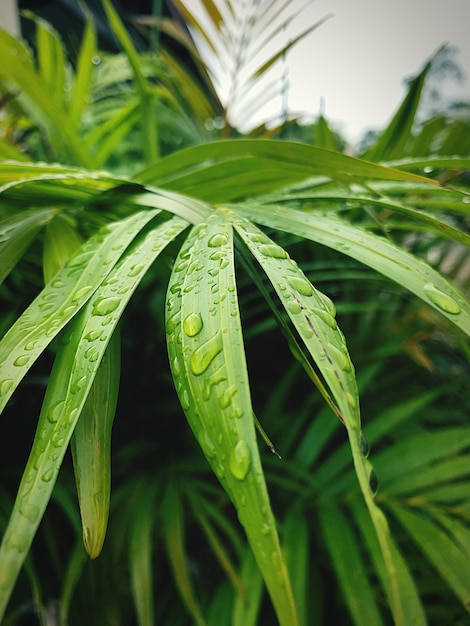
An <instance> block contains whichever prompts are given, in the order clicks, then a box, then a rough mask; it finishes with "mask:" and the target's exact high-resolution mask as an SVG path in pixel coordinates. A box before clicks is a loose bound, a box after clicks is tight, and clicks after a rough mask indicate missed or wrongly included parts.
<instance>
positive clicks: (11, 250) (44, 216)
mask: <svg viewBox="0 0 470 626" xmlns="http://www.w3.org/2000/svg"><path fill="white" fill-rule="evenodd" d="M56 213H57V209H51V208H48V209H41V210H35V209H33V210H28V211H22V212H18V213H13V214H11V215H9V216H8V217H5V218H3V219H2V220H0V283H1V282H3V280H4V279H5V277H6V276H8V274H9V273H10V272H11V270H12V269H13V268H14V267H15V265H16V264H17V263H18V261H19V260H20V259H21V257H22V256H23V254H24V252H25V251H26V250H27V248H28V246H29V245H30V244H31V242H32V241H33V239H34V238H35V236H36V235H37V234H38V232H39V231H40V230H41V228H42V227H43V226H44V225H45V224H47V223H48V222H49V221H50V220H51V219H52V218H53V217H54V216H55V215H56Z"/></svg>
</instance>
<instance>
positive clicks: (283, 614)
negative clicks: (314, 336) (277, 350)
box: [167, 212, 297, 625]
mask: <svg viewBox="0 0 470 626" xmlns="http://www.w3.org/2000/svg"><path fill="white" fill-rule="evenodd" d="M202 269H204V272H202V271H201V270H202ZM167 342H168V351H169V356H170V363H171V367H172V373H173V378H174V381H175V386H176V389H177V392H178V395H179V398H180V402H181V405H182V407H183V409H184V411H185V413H186V417H187V419H188V421H189V424H190V426H191V428H192V430H193V432H194V434H195V436H196V438H197V439H198V441H199V444H200V445H201V447H202V449H203V452H204V454H205V455H206V458H207V459H208V461H209V463H210V465H211V466H212V468H213V469H214V471H215V473H216V475H217V477H218V478H219V480H220V482H221V483H222V485H223V486H224V488H225V489H226V491H227V492H228V494H229V495H230V497H231V498H232V500H233V501H234V504H235V506H236V508H237V511H238V515H239V519H240V521H241V523H242V525H243V526H244V528H245V531H246V533H247V536H248V540H249V543H250V546H251V548H252V550H253V552H254V554H255V557H256V560H257V562H258V565H259V567H260V569H261V571H262V573H263V577H264V579H265V581H266V585H267V587H268V590H269V592H270V595H271V598H272V601H273V603H274V606H275V608H276V611H277V614H278V617H279V620H280V622H281V624H286V625H287V624H289V625H293V624H296V623H297V617H296V611H295V606H294V603H293V598H292V592H291V589H290V584H289V579H288V576H287V571H286V569H285V564H284V559H283V556H282V552H281V550H280V545H279V539H278V536H277V531H276V527H275V523H274V518H273V516H272V512H271V507H270V504H269V499H268V495H267V491H266V486H265V483H264V477H263V470H262V468H261V464H260V459H259V453H258V447H257V443H256V433H255V428H254V423H253V419H252V408H251V401H250V396H249V386H248V380H247V373H246V364H245V358H244V350H243V344H242V339H241V329H240V318H239V312H238V306H237V299H236V291H235V283H234V269H233V250H232V235H231V227H230V224H229V222H228V221H226V217H225V216H224V214H222V213H219V212H214V213H213V214H212V215H211V216H210V217H209V218H208V219H207V220H206V221H205V222H201V223H200V224H199V225H198V226H196V227H194V228H193V230H192V232H191V234H190V235H189V237H188V238H187V240H186V242H185V244H184V246H183V247H182V249H181V251H180V254H179V256H178V258H177V259H176V262H175V266H174V268H173V274H172V277H171V279H170V285H169V291H168V300H167ZM200 398H203V399H204V402H203V403H200V400H199V399H200Z"/></svg>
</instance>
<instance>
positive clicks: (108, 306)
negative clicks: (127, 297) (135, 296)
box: [93, 298, 121, 315]
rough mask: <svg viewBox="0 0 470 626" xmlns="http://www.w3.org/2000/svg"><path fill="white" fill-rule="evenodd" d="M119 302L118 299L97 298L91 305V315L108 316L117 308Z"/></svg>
mask: <svg viewBox="0 0 470 626" xmlns="http://www.w3.org/2000/svg"><path fill="white" fill-rule="evenodd" d="M120 302H121V300H120V299H119V298H98V299H97V300H96V301H95V303H94V304H93V315H109V313H112V312H113V311H115V310H116V309H117V308H118V306H119V304H120Z"/></svg>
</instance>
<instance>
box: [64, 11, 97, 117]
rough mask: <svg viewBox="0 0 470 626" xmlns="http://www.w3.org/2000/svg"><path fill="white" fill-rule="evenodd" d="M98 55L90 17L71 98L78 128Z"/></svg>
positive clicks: (71, 112)
mask: <svg viewBox="0 0 470 626" xmlns="http://www.w3.org/2000/svg"><path fill="white" fill-rule="evenodd" d="M95 55H96V30H95V27H94V25H93V22H92V19H91V17H90V16H87V19H86V21H85V29H84V31H83V37H82V42H81V45H80V50H79V52H78V57H77V70H76V73H75V80H74V82H73V87H72V93H71V97H70V103H69V106H70V118H71V120H72V123H73V124H75V125H76V126H77V127H78V125H79V124H80V121H81V117H82V114H83V112H84V110H85V107H86V105H87V104H88V100H87V99H88V98H89V94H90V91H91V80H92V75H93V68H94V65H93V57H94V56H95Z"/></svg>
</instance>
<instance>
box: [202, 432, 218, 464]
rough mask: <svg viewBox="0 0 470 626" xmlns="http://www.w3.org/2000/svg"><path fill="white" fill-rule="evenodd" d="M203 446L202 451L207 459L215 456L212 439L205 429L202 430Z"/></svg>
mask: <svg viewBox="0 0 470 626" xmlns="http://www.w3.org/2000/svg"><path fill="white" fill-rule="evenodd" d="M203 442H204V443H203V447H204V452H205V454H206V456H207V458H208V459H214V458H215V456H216V450H215V446H214V444H213V443H212V439H211V438H210V437H209V435H208V434H207V431H204V439H203Z"/></svg>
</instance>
